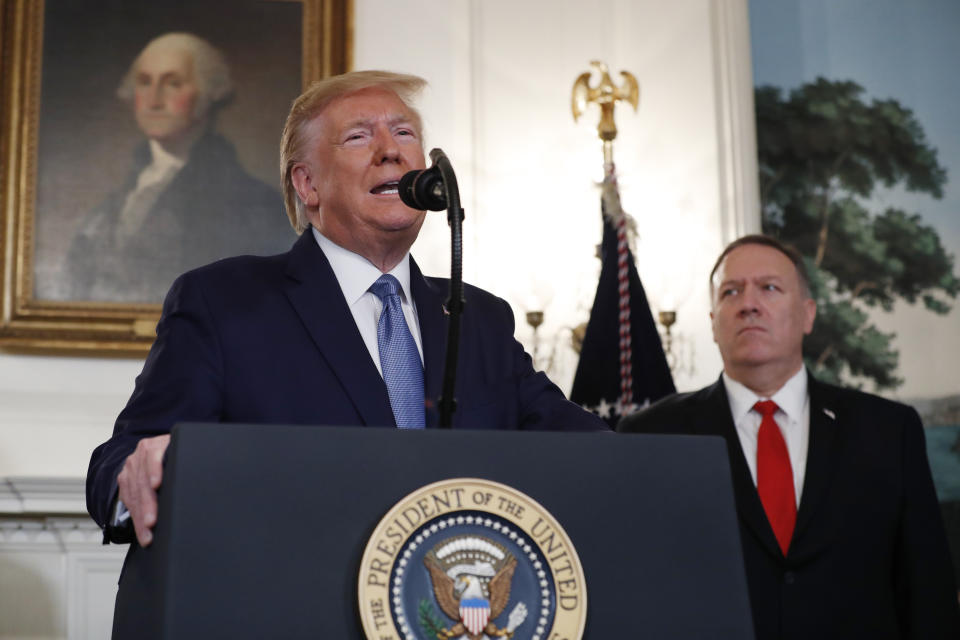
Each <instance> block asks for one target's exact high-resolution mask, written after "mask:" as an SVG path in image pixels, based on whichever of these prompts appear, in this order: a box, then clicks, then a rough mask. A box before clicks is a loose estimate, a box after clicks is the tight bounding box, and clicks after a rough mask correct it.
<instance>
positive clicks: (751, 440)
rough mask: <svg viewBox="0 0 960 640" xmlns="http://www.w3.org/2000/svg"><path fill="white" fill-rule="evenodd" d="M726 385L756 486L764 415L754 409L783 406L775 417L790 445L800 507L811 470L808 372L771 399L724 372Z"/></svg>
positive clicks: (744, 452) (789, 383)
mask: <svg viewBox="0 0 960 640" xmlns="http://www.w3.org/2000/svg"><path fill="white" fill-rule="evenodd" d="M723 385H724V387H726V390H727V400H728V401H729V402H730V415H731V416H733V424H734V426H735V427H736V428H737V436H738V437H739V438H740V447H741V448H742V449H743V456H744V457H745V458H746V459H747V466H749V467H750V476H751V477H752V478H753V484H754V486H756V484H757V433H758V432H759V431H760V420H761V419H762V418H761V416H760V414H759V413H758V412H756V411H754V410H753V405H754V404H756V403H757V402H758V401H759V400H773V401H774V402H776V403H777V406H778V407H780V408H779V409H778V410H777V412H776V413H775V414H774V416H773V418H774V420H776V421H777V425H779V427H780V433H782V434H783V439H784V441H785V442H786V443H787V453H789V454H790V466H791V467H792V470H793V490H794V495H795V496H796V499H797V506H798V507H799V506H800V493H801V491H802V490H803V478H804V475H805V472H806V470H807V449H808V447H809V444H810V394H808V393H807V369H806V367H800V370H799V371H797V373H795V374H794V375H793V377H792V378H790V379H789V380H787V382H786V383H785V384H784V385H783V386H782V387H780V390H779V391H777V392H776V393H775V394H773V396H772V397H770V398H762V397H760V396H758V395H757V394H756V393H754V392H753V391H751V390H750V389H748V388H747V387H745V386H744V385H742V384H740V383H739V382H737V381H736V380H734V379H733V378H731V377H730V376H728V375H727V372H726V371H724V372H723Z"/></svg>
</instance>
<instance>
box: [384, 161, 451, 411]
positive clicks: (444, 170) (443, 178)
mask: <svg viewBox="0 0 960 640" xmlns="http://www.w3.org/2000/svg"><path fill="white" fill-rule="evenodd" d="M430 159H431V160H432V161H433V164H432V165H431V166H430V167H429V168H427V169H422V170H418V171H410V172H408V173H406V174H404V176H403V177H402V178H401V179H400V185H399V187H398V192H399V194H400V200H401V201H403V203H404V204H405V205H407V206H408V207H410V208H412V209H418V210H420V211H424V210H427V211H442V210H443V209H446V210H447V224H449V225H450V294H449V297H448V298H447V301H446V304H445V305H444V307H445V308H446V310H447V312H448V313H449V323H448V325H447V359H446V362H445V363H444V367H443V391H442V392H441V394H440V400H439V402H438V406H439V408H440V427H441V428H443V429H449V428H450V427H451V426H452V424H453V412H454V411H455V410H456V406H457V402H456V399H455V398H454V396H453V390H454V388H455V386H456V379H457V359H458V357H459V352H460V316H461V315H462V314H463V306H464V302H465V301H464V299H463V234H462V230H461V228H462V224H463V208H462V207H461V206H460V189H459V188H458V187H457V176H456V175H455V174H454V172H453V166H452V165H451V164H450V160H449V159H448V158H447V156H446V154H445V153H444V152H443V151H442V150H440V149H433V150H432V151H431V152H430Z"/></svg>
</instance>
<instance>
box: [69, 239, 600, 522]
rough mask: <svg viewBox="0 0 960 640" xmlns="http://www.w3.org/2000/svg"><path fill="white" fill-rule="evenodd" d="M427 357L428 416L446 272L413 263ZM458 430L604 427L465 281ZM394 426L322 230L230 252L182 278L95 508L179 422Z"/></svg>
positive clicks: (97, 460)
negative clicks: (138, 456) (137, 453)
mask: <svg viewBox="0 0 960 640" xmlns="http://www.w3.org/2000/svg"><path fill="white" fill-rule="evenodd" d="M410 281H411V289H412V293H413V299H414V301H415V303H416V306H417V316H418V317H419V322H420V333H421V338H422V344H423V357H424V390H425V394H426V397H427V401H428V407H427V414H426V419H427V427H428V428H430V427H436V426H437V424H438V421H439V414H438V411H437V409H436V406H435V402H433V401H434V400H435V399H436V398H438V397H439V395H440V392H441V387H442V382H443V380H442V378H443V368H444V360H445V355H446V336H447V319H446V315H445V311H444V309H443V302H444V300H445V299H446V296H447V288H448V285H447V281H446V280H444V279H439V278H425V277H424V276H423V275H422V274H421V273H420V270H419V268H418V267H417V266H416V263H415V262H414V261H413V260H411V261H410ZM464 295H465V298H466V307H465V311H464V314H463V316H462V325H461V337H460V362H459V366H458V377H457V391H456V397H457V400H458V404H457V409H456V411H455V413H454V416H453V427H454V428H458V429H460V428H470V429H551V430H567V429H569V430H606V429H607V427H606V425H605V423H604V422H603V421H601V420H600V419H599V418H597V417H596V416H594V415H593V414H590V413H587V412H586V411H584V410H582V409H581V408H580V407H578V406H577V405H575V404H573V403H571V402H568V401H567V400H566V399H565V398H564V396H563V393H562V392H561V391H560V390H559V389H558V388H557V387H556V386H555V385H554V384H553V383H552V382H550V380H549V379H547V377H546V376H545V375H544V374H543V373H537V372H535V371H534V369H533V366H532V363H531V360H530V357H529V356H528V355H527V354H526V353H525V352H524V350H523V347H521V345H520V344H519V343H518V342H517V341H516V340H515V339H514V338H513V328H514V320H513V311H512V310H511V309H510V306H509V305H508V304H507V303H506V302H505V301H504V300H501V299H500V298H497V297H495V296H493V295H491V294H489V293H487V292H485V291H483V290H481V289H477V288H476V287H470V286H467V287H466V288H465V292H464ZM180 421H195V422H203V421H210V422H234V423H274V424H317V425H340V426H343V425H373V426H394V425H395V422H394V418H393V412H392V411H391V409H390V400H389V398H388V396H387V388H386V385H385V384H384V382H383V378H381V377H380V374H379V373H378V372H377V368H376V365H375V364H374V362H373V360H372V359H371V357H370V353H369V351H367V348H366V346H365V345H364V343H363V339H362V338H361V337H360V332H359V331H358V330H357V326H356V323H355V322H354V319H353V316H352V315H351V313H350V309H349V307H348V306H347V303H346V301H345V300H344V297H343V293H342V291H341V289H340V286H339V284H338V283H337V281H336V278H335V276H334V274H333V270H332V269H331V268H330V263H329V262H328V261H327V258H326V256H325V255H324V254H323V251H321V250H320V247H319V246H318V245H317V243H316V240H315V239H314V237H313V234H312V233H309V232H307V233H304V234H303V236H301V238H300V240H298V241H297V243H296V244H295V245H294V247H293V249H291V251H290V252H289V253H285V254H281V255H277V256H272V257H267V258H257V257H252V256H243V257H239V258H230V259H227V260H221V261H219V262H216V263H213V264H211V265H208V266H206V267H202V268H200V269H197V270H195V271H191V272H188V273H186V274H185V275H183V276H182V277H180V278H178V279H177V280H176V282H175V283H174V285H173V287H172V288H171V290H170V293H169V294H168V295H167V299H166V302H165V303H164V308H163V315H162V317H161V319H160V323H159V324H158V325H157V340H156V342H155V344H154V345H153V348H152V349H151V350H150V354H149V355H148V356H147V360H146V363H145V364H144V367H143V373H141V374H140V376H138V377H137V382H136V387H135V389H134V391H133V395H132V396H131V397H130V400H129V402H128V403H127V406H126V408H125V409H124V410H123V412H122V413H121V414H120V416H119V417H118V419H117V422H116V426H115V428H114V433H113V437H112V438H111V439H110V440H108V441H107V442H106V443H104V444H103V445H101V446H100V447H98V448H97V449H96V450H95V451H94V452H93V456H92V458H91V461H90V469H89V472H88V475H87V507H88V509H89V511H90V514H91V515H92V516H93V518H94V520H96V521H97V522H98V523H99V524H100V525H101V526H104V525H105V524H106V522H107V520H108V517H109V516H108V511H109V508H110V504H111V501H112V498H113V494H114V492H115V487H116V476H117V474H118V473H119V472H120V468H121V467H122V465H123V462H124V460H125V459H126V457H127V456H128V455H129V454H130V453H131V452H132V451H133V450H134V448H135V447H136V444H137V442H138V441H139V440H140V439H141V438H144V437H148V436H155V435H159V434H163V433H167V432H169V431H170V428H171V427H172V426H173V424H174V423H176V422H180Z"/></svg>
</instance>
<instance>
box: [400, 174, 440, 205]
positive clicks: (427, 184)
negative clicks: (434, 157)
mask: <svg viewBox="0 0 960 640" xmlns="http://www.w3.org/2000/svg"><path fill="white" fill-rule="evenodd" d="M397 189H398V192H399V194H400V200H402V201H403V204H405V205H407V206H408V207H410V208H411V209H417V210H419V211H424V210H427V211H443V210H444V209H446V208H447V197H446V193H445V192H444V189H443V176H441V175H440V170H439V169H437V167H435V166H433V167H430V168H429V169H422V170H418V171H408V172H407V173H405V174H404V175H403V177H402V178H400V185H399V186H398V188H397Z"/></svg>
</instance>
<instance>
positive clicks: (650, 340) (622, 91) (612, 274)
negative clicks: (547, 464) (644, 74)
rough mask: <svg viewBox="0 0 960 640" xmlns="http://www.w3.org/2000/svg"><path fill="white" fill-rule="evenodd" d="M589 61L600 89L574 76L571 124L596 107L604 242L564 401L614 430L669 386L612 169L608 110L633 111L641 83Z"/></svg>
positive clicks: (612, 130)
mask: <svg viewBox="0 0 960 640" xmlns="http://www.w3.org/2000/svg"><path fill="white" fill-rule="evenodd" d="M590 64H591V65H592V66H593V67H594V70H595V71H596V72H597V73H598V74H599V76H600V81H599V84H598V85H597V86H594V87H591V86H590V76H591V72H586V73H582V74H580V76H579V77H578V78H577V79H576V81H575V82H574V84H573V94H572V97H571V107H572V110H573V118H574V120H575V121H576V120H579V118H580V116H581V115H583V114H584V112H585V111H586V109H587V107H588V105H589V104H591V103H596V104H597V105H599V107H600V122H599V124H598V126H597V135H598V137H599V138H600V140H601V142H602V143H603V164H604V167H603V169H604V171H603V184H602V195H601V201H600V202H601V211H602V214H603V216H602V219H603V239H602V242H601V251H600V257H601V268H600V279H599V281H598V283H597V294H596V297H595V298H594V304H593V308H592V310H591V312H590V320H589V322H588V323H587V328H586V331H585V333H584V338H583V342H582V344H581V349H580V362H579V364H578V365H577V372H576V374H575V375H574V379H573V388H572V389H571V392H570V399H571V400H572V401H574V402H576V403H577V404H580V405H581V406H582V407H583V408H585V409H587V410H588V411H593V412H595V413H596V414H597V415H598V416H600V417H601V418H603V419H605V420H607V422H608V424H610V426H611V427H613V426H615V425H616V423H617V421H618V420H619V418H620V417H622V416H626V415H629V414H631V413H633V412H634V411H636V410H637V409H638V408H640V407H642V406H644V405H646V404H648V403H649V402H652V401H654V400H657V399H659V398H661V397H663V396H665V395H667V394H669V393H673V392H674V391H675V387H674V385H673V378H672V376H671V375H670V368H669V365H668V363H667V361H666V358H665V357H664V354H663V348H662V345H661V341H660V336H659V334H658V333H657V328H656V324H655V323H654V320H653V317H652V314H651V312H650V307H649V305H648V303H647V298H646V294H645V292H644V291H643V285H642V284H641V283H640V276H639V274H638V273H637V268H636V265H635V264H634V261H633V255H632V252H631V251H630V243H629V241H628V238H627V236H628V233H627V231H628V226H630V224H631V222H632V221H631V220H629V219H628V218H629V217H628V216H627V215H626V213H624V211H623V208H622V206H621V204H620V194H619V191H618V188H617V174H616V169H615V167H614V164H613V141H614V140H615V139H616V137H617V125H616V122H615V120H614V109H615V107H616V104H617V102H620V101H624V102H627V103H628V104H630V105H632V106H633V109H634V111H636V110H637V106H638V104H639V98H640V90H639V85H638V84H637V80H636V78H635V77H634V76H633V75H632V74H630V73H629V72H627V71H621V72H620V76H621V77H622V78H623V83H622V84H621V85H620V86H619V87H618V86H616V85H615V84H614V83H613V80H612V79H611V77H610V72H609V71H608V69H607V65H606V64H604V63H602V62H599V61H593V62H591V63H590Z"/></svg>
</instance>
